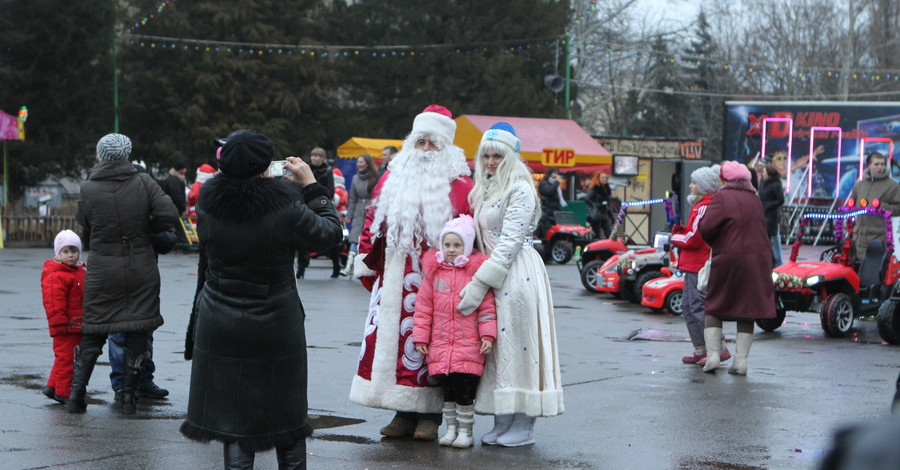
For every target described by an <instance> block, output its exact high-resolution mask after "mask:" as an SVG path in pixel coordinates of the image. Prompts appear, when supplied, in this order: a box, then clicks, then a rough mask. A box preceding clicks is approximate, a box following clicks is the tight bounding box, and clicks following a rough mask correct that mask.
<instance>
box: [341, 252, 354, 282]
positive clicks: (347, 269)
mask: <svg viewBox="0 0 900 470" xmlns="http://www.w3.org/2000/svg"><path fill="white" fill-rule="evenodd" d="M355 259H356V252H355V251H351V252H349V253H347V264H346V265H344V270H343V271H341V275H342V276H345V277H346V278H347V279H351V280H352V279H353V261H354V260H355Z"/></svg>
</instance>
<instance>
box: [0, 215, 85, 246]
mask: <svg viewBox="0 0 900 470" xmlns="http://www.w3.org/2000/svg"><path fill="white" fill-rule="evenodd" d="M2 221H3V233H5V234H6V240H5V242H4V243H5V246H8V247H16V246H18V247H25V246H29V247H40V246H51V247H52V246H53V239H54V238H56V234H57V233H59V232H60V230H65V229H69V230H73V231H74V232H75V233H78V234H79V235H80V234H81V225H78V223H77V222H75V216H74V215H49V216H45V217H41V216H39V215H10V216H6V217H3V218H2Z"/></svg>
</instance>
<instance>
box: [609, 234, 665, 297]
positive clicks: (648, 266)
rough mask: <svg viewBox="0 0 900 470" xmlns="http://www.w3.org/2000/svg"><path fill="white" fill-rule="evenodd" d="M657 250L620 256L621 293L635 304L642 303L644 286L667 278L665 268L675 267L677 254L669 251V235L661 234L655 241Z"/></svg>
mask: <svg viewBox="0 0 900 470" xmlns="http://www.w3.org/2000/svg"><path fill="white" fill-rule="evenodd" d="M653 244H654V246H655V248H645V249H642V250H630V251H628V252H626V253H624V254H622V255H621V256H619V293H620V294H622V298H624V299H626V300H629V301H631V302H634V303H640V302H641V296H642V295H643V289H644V284H646V283H648V282H650V281H651V280H653V279H656V278H660V277H666V274H665V273H663V271H662V270H663V268H667V267H668V266H670V263H671V265H674V264H675V263H674V261H675V260H674V259H672V257H673V256H675V252H674V251H673V250H670V249H669V233H667V232H660V233H657V234H656V237H655V240H654V243H653Z"/></svg>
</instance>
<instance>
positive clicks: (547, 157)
mask: <svg viewBox="0 0 900 470" xmlns="http://www.w3.org/2000/svg"><path fill="white" fill-rule="evenodd" d="M541 165H544V166H562V167H570V166H575V149H559V148H544V149H542V150H541Z"/></svg>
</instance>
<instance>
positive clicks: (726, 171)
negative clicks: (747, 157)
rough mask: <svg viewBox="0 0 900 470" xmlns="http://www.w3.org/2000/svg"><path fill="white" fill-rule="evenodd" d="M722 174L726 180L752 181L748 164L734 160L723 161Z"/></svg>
mask: <svg viewBox="0 0 900 470" xmlns="http://www.w3.org/2000/svg"><path fill="white" fill-rule="evenodd" d="M720 174H721V176H722V179H723V180H725V181H735V180H747V181H750V170H749V169H748V168H747V165H744V164H741V163H738V162H734V161H727V162H725V163H723V164H722V171H721V173H720Z"/></svg>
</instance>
